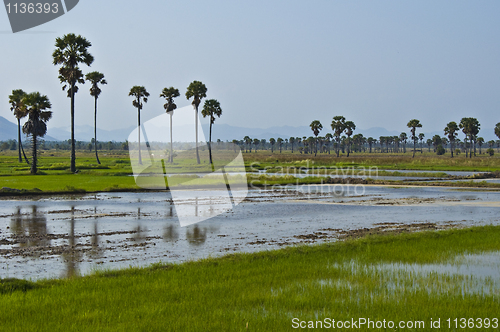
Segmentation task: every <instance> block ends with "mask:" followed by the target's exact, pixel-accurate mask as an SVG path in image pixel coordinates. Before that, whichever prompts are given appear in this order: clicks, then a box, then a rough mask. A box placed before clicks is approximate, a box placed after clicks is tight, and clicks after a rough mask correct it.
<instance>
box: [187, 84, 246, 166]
mask: <svg viewBox="0 0 500 332" xmlns="http://www.w3.org/2000/svg"><path fill="white" fill-rule="evenodd" d="M206 96H207V87H206V86H205V84H203V83H201V82H200V81H193V82H191V84H189V86H188V88H187V91H186V98H187V99H188V100H189V99H191V97H193V102H192V103H191V105H193V106H194V110H195V120H194V121H195V124H194V125H195V131H196V142H195V143H196V144H195V145H196V161H197V162H198V164H199V163H200V155H199V153H198V106H200V103H201V100H202V99H203V98H205V97H206ZM250 151H251V150H250Z"/></svg>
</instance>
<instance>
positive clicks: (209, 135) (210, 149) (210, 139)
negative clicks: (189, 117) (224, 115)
mask: <svg viewBox="0 0 500 332" xmlns="http://www.w3.org/2000/svg"><path fill="white" fill-rule="evenodd" d="M212 119H213V117H210V133H209V134H208V157H209V159H210V165H212V172H214V171H215V169H214V163H213V161H212Z"/></svg>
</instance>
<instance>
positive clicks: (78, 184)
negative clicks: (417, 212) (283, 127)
mask: <svg viewBox="0 0 500 332" xmlns="http://www.w3.org/2000/svg"><path fill="white" fill-rule="evenodd" d="M201 153H202V154H206V151H201ZM218 156H219V157H221V159H220V160H218V161H217V162H218V163H219V164H217V165H215V167H216V168H218V167H219V166H223V165H225V164H226V163H227V162H229V161H230V159H231V158H233V157H234V153H233V152H232V151H219V152H218ZM183 157H185V158H177V159H175V162H174V164H168V163H159V162H158V163H156V164H155V165H154V166H153V167H151V168H149V169H148V170H146V171H147V172H150V173H152V174H156V173H159V172H161V173H163V168H165V171H166V172H167V173H176V174H183V173H199V172H210V171H211V167H210V166H209V165H208V164H203V163H202V164H201V165H196V164H195V159H194V158H195V156H194V152H192V151H191V152H186V153H184V154H183ZM244 157H245V165H246V170H247V172H250V173H252V172H255V171H257V170H269V172H274V171H277V172H281V173H284V174H289V175H287V176H285V177H280V178H277V177H267V178H263V177H258V178H256V177H248V183H249V184H252V185H255V186H273V185H285V184H318V183H321V182H322V181H324V178H321V177H310V178H306V179H296V178H295V177H293V174H295V172H297V173H298V172H301V173H302V172H307V171H308V168H312V167H314V168H315V169H314V170H313V172H314V174H317V173H316V172H324V173H328V172H332V171H334V172H335V171H336V170H337V169H341V168H344V169H348V171H349V174H351V173H352V172H351V171H353V172H354V173H359V172H362V173H363V172H365V173H366V172H370V174H371V173H373V172H375V169H376V168H381V169H415V170H422V169H424V170H468V171H495V170H499V169H500V167H499V165H500V162H499V160H500V159H499V158H497V157H493V158H492V157H486V156H479V157H473V158H472V159H466V158H465V157H464V156H458V157H456V158H453V159H451V158H449V157H447V156H436V155H434V154H429V153H424V154H422V155H419V154H417V156H416V158H414V159H413V158H411V155H410V154H409V153H407V154H406V155H402V154H385V153H384V154H380V153H378V154H375V153H373V154H369V153H355V154H353V155H352V157H349V158H346V157H340V158H336V157H335V156H334V154H330V155H328V154H318V156H317V157H314V156H312V155H303V154H298V153H294V154H292V153H291V152H290V151H283V153H282V154H279V153H276V152H275V153H274V154H271V153H270V151H258V153H245V154H244ZM76 160H77V169H78V170H79V173H78V174H76V175H74V174H71V173H70V172H69V152H68V151H55V150H50V151H40V158H39V169H40V171H39V175H37V176H33V175H30V174H29V167H28V165H26V164H25V163H19V162H18V160H17V156H16V153H15V151H7V152H5V151H4V152H2V154H0V188H1V187H8V188H13V189H17V190H22V192H20V193H18V194H30V193H39V190H41V191H43V192H44V193H51V192H58V193H59V192H99V191H119V190H121V191H134V190H139V189H140V188H139V186H137V185H136V184H135V182H134V179H133V177H131V176H130V175H132V167H131V164H130V159H129V155H128V152H126V151H101V153H100V160H101V163H102V164H101V165H97V163H96V161H95V157H94V155H93V154H92V153H88V152H81V151H80V152H78V153H77V159H76ZM318 168H320V169H318ZM332 169H333V170H332ZM314 174H313V175H314ZM378 175H380V176H383V175H392V176H405V177H411V176H424V177H446V176H445V174H444V173H438V174H435V173H424V174H421V173H416V172H414V173H410V174H408V173H402V174H399V173H398V172H397V171H395V172H387V171H383V170H380V171H378ZM156 180H157V179H153V178H152V179H146V178H142V179H141V181H146V182H149V181H156ZM192 180H193V178H190V177H189V175H184V176H181V177H178V178H172V179H170V183H169V184H170V186H172V185H175V186H178V185H181V186H184V187H185V188H189V186H207V187H210V186H214V185H217V184H218V182H217V181H215V180H214V179H209V178H206V179H202V180H195V181H192ZM187 181H190V182H191V183H190V184H186V185H185V184H184V183H185V182H187ZM219 182H220V181H219ZM371 183H374V184H381V185H383V184H386V182H384V181H382V182H381V181H373V182H371ZM415 184H416V183H412V185H415ZM143 185H144V184H143ZM419 185H429V184H428V183H427V184H423V183H422V184H419ZM436 185H442V184H436ZM451 185H452V186H459V185H457V184H451ZM464 186H469V187H474V186H475V187H498V186H496V185H494V184H487V183H476V184H474V183H467V184H465V185H464ZM163 188H164V187H163V185H162V184H160V186H159V187H158V189H163ZM0 194H2V195H8V194H10V193H9V192H2V193H0Z"/></svg>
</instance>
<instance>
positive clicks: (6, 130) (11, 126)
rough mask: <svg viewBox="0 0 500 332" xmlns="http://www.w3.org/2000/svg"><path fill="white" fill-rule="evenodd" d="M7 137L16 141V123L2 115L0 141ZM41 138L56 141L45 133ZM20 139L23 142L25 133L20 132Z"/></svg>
mask: <svg viewBox="0 0 500 332" xmlns="http://www.w3.org/2000/svg"><path fill="white" fill-rule="evenodd" d="M9 139H15V140H16V141H17V123H13V122H10V121H9V120H7V119H6V118H4V117H3V116H0V141H8V140H9ZM43 139H44V140H46V141H57V139H55V138H54V137H51V136H48V135H45V137H43ZM21 140H22V141H23V142H24V141H26V140H27V137H26V135H24V134H22V132H21Z"/></svg>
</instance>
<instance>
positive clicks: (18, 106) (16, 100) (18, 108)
mask: <svg viewBox="0 0 500 332" xmlns="http://www.w3.org/2000/svg"><path fill="white" fill-rule="evenodd" d="M24 96H26V92H24V91H23V90H21V89H18V90H12V94H11V95H10V96H9V103H10V105H11V107H10V110H11V111H12V112H14V116H15V117H16V119H17V149H18V151H19V159H18V160H19V162H20V163H22V162H23V158H22V157H21V150H22V151H23V155H24V159H25V160H26V163H27V164H28V165H29V161H28V158H26V154H25V153H24V149H23V143H22V141H21V119H22V118H24V117H25V116H26V115H27V114H26V113H25V112H24V111H23V107H22V103H21V100H22V99H23V98H24Z"/></svg>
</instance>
